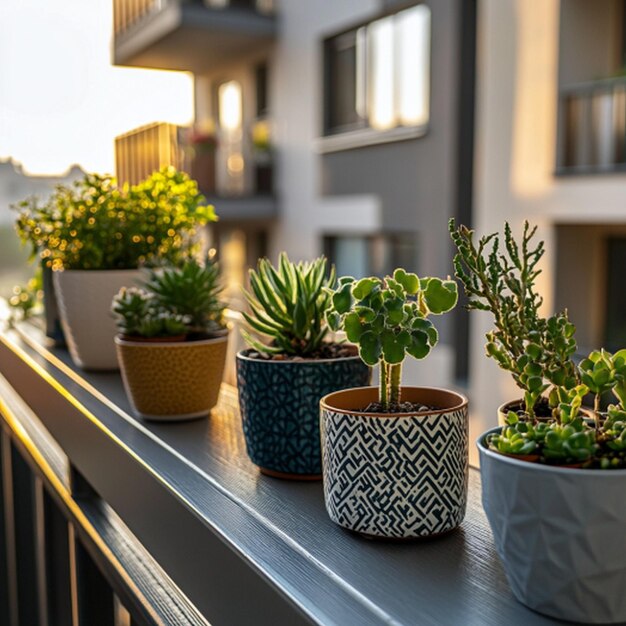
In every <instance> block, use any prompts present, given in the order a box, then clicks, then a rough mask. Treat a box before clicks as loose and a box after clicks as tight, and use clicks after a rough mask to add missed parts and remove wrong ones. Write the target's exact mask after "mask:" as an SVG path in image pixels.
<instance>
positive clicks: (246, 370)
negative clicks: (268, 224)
mask: <svg viewBox="0 0 626 626" xmlns="http://www.w3.org/2000/svg"><path fill="white" fill-rule="evenodd" d="M326 269H327V262H326V259H325V258H324V257H320V258H318V259H316V260H315V261H313V262H311V263H305V262H300V263H293V262H291V261H290V260H289V258H288V257H287V255H286V254H284V253H283V254H281V255H280V260H279V263H278V266H277V267H276V268H274V267H273V266H272V264H271V263H270V262H269V261H268V260H267V259H261V260H260V261H259V263H258V266H257V269H256V271H255V270H251V271H250V288H251V291H250V292H246V298H247V300H248V303H249V305H250V312H249V313H247V312H246V313H244V317H245V319H246V321H247V323H248V324H249V326H250V328H251V330H252V331H255V332H256V333H258V334H259V336H260V337H262V338H263V339H255V338H254V337H253V336H251V335H250V333H248V332H246V331H245V330H244V331H243V336H244V339H245V340H246V342H247V343H248V345H249V346H250V347H249V348H248V349H246V350H243V351H241V352H239V353H238V354H237V386H238V389H239V403H240V408H241V416H242V422H243V431H244V434H245V439H246V447H247V450H248V455H249V456H250V459H251V460H252V462H253V463H255V464H256V465H258V466H259V468H260V469H261V472H263V473H264V474H269V475H271V476H277V477H281V478H294V479H301V480H302V479H319V478H321V473H322V466H321V454H320V439H319V400H320V398H321V397H322V396H323V395H325V394H327V393H330V392H331V391H336V390H338V389H345V388H346V387H351V386H353V385H355V384H356V385H365V384H368V382H369V380H370V369H369V367H368V366H367V365H365V364H364V363H362V362H361V360H360V359H359V357H358V355H357V354H356V349H355V348H354V346H349V345H346V344H340V343H336V342H331V341H327V338H328V328H327V326H326V324H325V322H324V312H325V311H326V309H327V308H328V307H329V305H330V295H329V293H328V292H327V291H326V289H327V288H331V287H333V285H334V283H335V274H334V269H331V272H330V276H328V277H327V276H326Z"/></svg>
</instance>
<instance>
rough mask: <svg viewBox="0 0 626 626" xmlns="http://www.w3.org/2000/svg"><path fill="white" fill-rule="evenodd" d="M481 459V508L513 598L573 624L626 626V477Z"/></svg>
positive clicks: (496, 457) (491, 456)
mask: <svg viewBox="0 0 626 626" xmlns="http://www.w3.org/2000/svg"><path fill="white" fill-rule="evenodd" d="M498 430H499V429H498V428H496V429H493V430H491V431H489V432H488V433H485V434H484V435H482V436H481V437H480V438H479V439H478V442H477V445H478V450H479V452H480V473H481V478H482V494H483V495H482V499H483V507H484V509H485V513H486V514H487V518H488V519H489V524H490V525H491V530H492V531H493V537H494V541H495V545H496V550H497V552H498V555H499V556H500V559H501V560H502V563H503V565H504V570H505V572H506V576H507V579H508V581H509V584H510V586H511V589H512V591H513V594H514V595H515V597H516V598H517V599H518V600H519V601H520V602H522V603H523V604H525V605H526V606H528V607H530V608H531V609H533V610H535V611H538V612H539V613H544V614H545V615H549V616H550V617H555V618H557V619H562V620H568V621H573V622H585V623H590V624H607V623H620V622H626V593H625V592H626V470H585V469H572V468H565V467H553V466H548V465H544V464H539V463H527V462H525V461H519V460H516V459H514V458H511V457H507V456H503V455H501V454H498V453H496V452H493V451H491V450H488V449H487V448H486V447H485V444H484V438H485V437H486V435H488V434H489V433H492V432H497V431H498Z"/></svg>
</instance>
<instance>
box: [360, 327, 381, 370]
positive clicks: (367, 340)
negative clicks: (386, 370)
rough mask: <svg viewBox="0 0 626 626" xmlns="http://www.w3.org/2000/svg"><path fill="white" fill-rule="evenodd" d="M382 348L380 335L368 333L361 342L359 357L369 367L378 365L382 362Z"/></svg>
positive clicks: (362, 337)
mask: <svg viewBox="0 0 626 626" xmlns="http://www.w3.org/2000/svg"><path fill="white" fill-rule="evenodd" d="M381 352H382V347H381V343H380V337H379V335H378V334H376V333H374V332H372V331H367V332H364V333H363V334H362V335H361V339H360V341H359V356H360V357H361V359H362V360H363V361H364V362H365V363H366V364H367V365H376V364H377V363H378V361H379V360H380V357H381Z"/></svg>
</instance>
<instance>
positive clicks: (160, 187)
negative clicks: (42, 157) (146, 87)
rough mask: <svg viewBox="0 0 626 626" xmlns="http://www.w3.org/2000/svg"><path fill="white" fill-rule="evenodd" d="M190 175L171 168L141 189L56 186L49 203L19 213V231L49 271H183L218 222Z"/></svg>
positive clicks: (83, 183) (29, 203)
mask: <svg viewBox="0 0 626 626" xmlns="http://www.w3.org/2000/svg"><path fill="white" fill-rule="evenodd" d="M204 201H205V198H204V196H202V195H201V194H200V193H199V191H198V185H197V183H196V182H195V181H193V180H191V179H190V178H189V177H188V176H187V174H185V173H183V172H177V171H176V170H175V169H174V168H173V167H168V168H164V169H163V170H161V171H160V172H154V173H153V174H152V175H151V176H149V177H148V178H147V179H146V180H144V181H142V182H141V183H139V184H138V185H132V186H130V185H124V186H122V187H118V186H117V184H116V181H115V179H114V178H113V177H111V176H101V175H98V174H87V175H86V176H85V177H84V178H83V179H81V180H79V181H76V182H75V183H73V184H72V185H71V186H65V185H58V186H57V187H56V189H55V191H54V193H53V194H52V196H51V197H50V199H49V200H48V201H47V202H46V203H44V204H39V202H38V201H37V199H36V198H28V199H26V200H24V201H23V202H20V203H19V204H17V205H15V206H14V207H13V208H15V209H16V210H17V211H18V218H17V231H18V234H19V235H20V238H21V239H22V241H23V242H24V243H27V244H30V246H31V257H32V258H34V257H35V256H40V257H41V258H42V259H43V260H44V262H45V263H46V265H48V266H49V267H52V269H55V270H56V269H61V268H65V269H83V270H86V269H132V268H136V267H139V266H142V265H148V266H155V265H162V264H174V265H179V264H181V263H182V262H183V261H184V260H185V259H186V258H189V257H190V256H192V255H193V254H194V252H195V251H196V248H197V243H196V229H197V228H198V227H200V226H202V225H204V224H206V223H207V222H210V221H214V220H216V219H217V217H216V215H215V212H214V210H213V207H212V206H208V205H206V204H204Z"/></svg>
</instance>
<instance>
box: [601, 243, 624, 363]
mask: <svg viewBox="0 0 626 626" xmlns="http://www.w3.org/2000/svg"><path fill="white" fill-rule="evenodd" d="M607 255H608V256H607V290H606V330H605V345H606V348H607V349H608V350H611V351H613V350H619V349H621V348H623V347H624V346H625V345H626V315H624V311H626V292H625V291H624V267H626V239H624V238H618V237H610V238H609V239H608V251H607Z"/></svg>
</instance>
